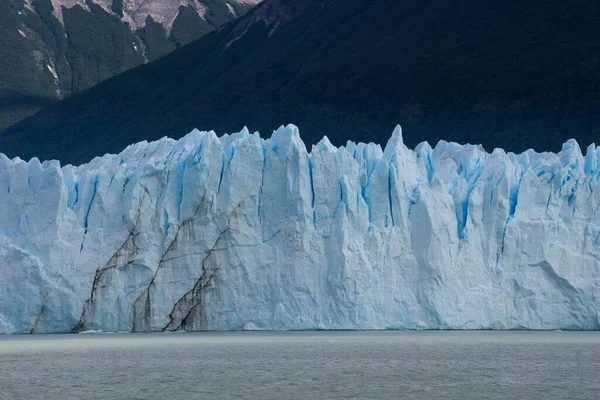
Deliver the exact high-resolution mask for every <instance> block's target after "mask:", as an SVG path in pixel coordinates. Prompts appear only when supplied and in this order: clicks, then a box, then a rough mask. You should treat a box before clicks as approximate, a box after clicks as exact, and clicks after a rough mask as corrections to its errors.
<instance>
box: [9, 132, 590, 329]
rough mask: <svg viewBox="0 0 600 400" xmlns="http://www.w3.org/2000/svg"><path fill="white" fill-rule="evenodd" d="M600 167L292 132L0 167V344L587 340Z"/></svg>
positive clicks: (571, 148) (162, 143) (571, 145)
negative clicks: (549, 332)
mask: <svg viewBox="0 0 600 400" xmlns="http://www.w3.org/2000/svg"><path fill="white" fill-rule="evenodd" d="M0 150H1V149H0ZM599 156H600V150H597V149H596V148H595V146H594V145H590V146H589V147H588V148H587V150H586V152H585V155H583V154H582V152H581V150H580V148H579V146H578V144H577V143H576V142H575V141H573V140H571V141H568V142H567V143H565V144H564V145H563V149H562V151H561V152H559V153H558V154H553V153H536V152H534V151H532V150H530V151H527V152H524V153H522V154H520V155H516V154H513V153H506V152H504V151H503V150H500V149H496V150H494V151H493V152H492V153H491V154H490V153H486V152H485V151H484V149H483V148H481V147H480V146H475V145H458V144H456V143H447V142H444V141H442V142H439V143H438V144H437V145H436V146H435V148H432V147H431V146H430V145H429V144H427V143H421V144H420V145H418V146H417V147H416V148H415V149H414V150H410V149H408V148H407V147H406V146H405V145H404V144H403V141H402V133H401V130H400V127H397V128H396V130H395V131H394V133H393V135H392V137H391V138H390V139H389V141H388V143H387V145H386V146H385V150H382V148H381V147H380V146H379V145H376V144H372V143H370V144H363V143H360V144H355V143H352V142H348V143H347V145H346V146H342V147H339V148H337V147H334V146H333V145H332V144H331V143H330V142H329V141H328V139H327V138H326V137H325V138H323V140H321V142H319V143H318V144H317V145H315V146H313V147H312V149H311V151H310V153H309V152H308V151H307V149H306V147H305V145H304V143H303V142H302V140H301V139H300V136H299V132H298V129H297V128H296V127H295V126H293V125H289V126H287V127H281V128H279V129H278V130H277V131H275V132H274V133H273V135H272V137H271V138H270V139H266V140H264V139H261V138H260V136H259V134H258V133H254V134H250V133H249V132H248V130H247V129H244V130H242V131H241V132H239V133H236V134H232V135H223V136H221V137H217V135H216V134H215V133H214V132H199V131H197V130H194V131H192V132H191V133H190V134H188V135H187V136H185V137H183V138H182V139H180V140H178V141H176V140H172V139H168V138H163V139H161V140H158V141H156V142H151V143H147V142H141V143H137V144H134V145H132V146H129V147H128V148H127V149H125V150H124V151H123V152H122V153H121V154H118V155H105V156H103V157H101V158H95V159H94V160H92V161H91V162H90V163H88V164H85V165H81V166H77V167H75V166H71V165H67V166H64V167H62V168H61V166H60V165H59V163H58V162H57V161H49V162H44V163H40V162H39V161H38V160H37V159H35V158H34V159H32V160H31V161H29V162H25V161H23V160H20V159H18V158H15V159H13V160H10V159H8V158H7V157H5V156H4V155H0V333H30V332H31V333H44V332H80V331H85V330H102V331H133V332H137V331H167V330H181V329H185V330H229V329H244V328H256V329H277V330H279V329H599V328H600V311H599V310H600V301H599V296H600V285H599V282H600V246H599V240H600V213H598V207H599V205H600V181H599V179H600V168H599V167H598V157H599Z"/></svg>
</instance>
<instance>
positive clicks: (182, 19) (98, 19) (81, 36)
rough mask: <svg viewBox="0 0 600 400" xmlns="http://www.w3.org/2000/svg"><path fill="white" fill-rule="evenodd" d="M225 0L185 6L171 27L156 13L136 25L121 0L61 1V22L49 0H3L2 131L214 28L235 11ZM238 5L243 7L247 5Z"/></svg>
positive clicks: (0, 34) (0, 22)
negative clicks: (198, 8) (28, 0)
mask: <svg viewBox="0 0 600 400" xmlns="http://www.w3.org/2000/svg"><path fill="white" fill-rule="evenodd" d="M223 1H224V0H209V1H205V2H204V3H206V4H205V5H206V6H207V7H209V9H208V11H207V13H206V20H204V19H202V18H200V17H199V16H198V14H197V13H196V12H195V11H193V10H191V9H189V8H185V7H184V8H185V10H183V13H182V14H181V15H179V16H178V18H177V19H176V21H175V22H176V29H175V30H174V32H172V33H171V35H168V34H167V32H166V31H165V29H164V27H163V26H162V25H160V24H158V23H157V22H155V21H152V19H151V18H149V19H148V24H147V25H146V26H145V27H143V28H141V29H138V30H137V31H136V32H135V33H132V32H131V30H130V28H129V27H128V26H127V24H125V23H123V22H122V21H121V20H120V18H119V17H118V15H120V16H122V15H123V2H122V0H115V1H114V2H113V4H112V11H113V12H114V13H116V14H117V15H114V14H110V13H108V12H106V11H105V10H103V9H102V8H101V7H100V6H98V5H96V4H94V3H92V2H89V4H88V8H89V10H84V9H83V8H82V7H81V6H79V5H76V6H74V7H72V8H63V20H64V27H63V24H61V22H60V21H59V20H58V19H57V18H56V16H55V15H54V13H53V7H52V3H51V0H33V1H32V7H33V9H34V11H32V10H29V9H27V8H25V6H24V2H23V0H2V1H0V66H1V67H0V131H1V130H3V129H5V128H7V127H8V126H10V125H12V124H14V123H16V122H18V121H19V120H21V119H23V118H25V117H27V116H29V115H31V114H33V113H35V112H36V111H38V110H39V109H40V108H42V107H45V106H47V105H49V104H51V103H52V102H54V101H56V100H57V99H60V98H63V97H67V96H69V95H71V94H73V93H77V92H79V91H81V90H84V89H87V88H89V87H91V86H93V85H95V84H96V83H98V82H100V81H102V80H104V79H107V78H110V77H112V76H114V75H116V74H119V73H121V72H123V71H126V70H128V69H130V68H133V67H136V66H139V65H141V64H144V63H145V61H146V60H148V61H152V60H155V59H157V58H160V57H162V56H164V55H166V54H168V53H170V52H171V51H173V50H174V49H176V48H177V47H178V46H181V45H184V44H186V43H189V42H190V41H192V40H194V39H197V38H198V37H199V36H201V35H203V34H205V33H207V32H210V31H211V30H214V29H215V28H217V27H219V26H220V25H222V24H223V23H225V22H227V21H229V20H231V19H232V18H233V17H234V16H233V14H232V13H231V12H229V11H228V9H227V6H226V5H225V3H224V2H223ZM224 10H225V11H227V12H226V13H224ZM235 10H236V12H238V13H239V14H238V15H241V12H242V11H244V10H246V8H245V7H244V6H242V7H241V8H240V7H235ZM54 73H55V74H56V76H57V77H58V79H56V78H55V76H54ZM0 151H2V150H0Z"/></svg>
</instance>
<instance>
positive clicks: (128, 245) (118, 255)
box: [71, 186, 149, 333]
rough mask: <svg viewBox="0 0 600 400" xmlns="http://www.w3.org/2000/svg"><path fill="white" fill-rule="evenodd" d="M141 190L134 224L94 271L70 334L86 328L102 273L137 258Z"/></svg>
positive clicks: (145, 191)
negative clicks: (88, 289) (105, 260)
mask: <svg viewBox="0 0 600 400" xmlns="http://www.w3.org/2000/svg"><path fill="white" fill-rule="evenodd" d="M143 189H144V192H143V193H142V197H141V199H140V206H139V209H138V214H137V217H136V221H135V224H134V226H133V227H132V228H131V229H129V232H128V235H127V237H126V238H125V240H124V241H123V243H122V244H121V246H119V248H118V249H117V250H116V251H115V252H114V253H113V254H112V256H111V257H110V259H109V260H108V261H107V262H106V264H104V265H103V266H100V267H98V268H96V271H95V272H94V278H93V280H92V286H91V291H90V295H89V297H88V299H87V300H86V301H85V302H84V305H83V310H82V312H81V316H80V317H79V320H78V321H77V323H76V324H75V326H74V327H73V328H72V329H71V332H73V333H77V332H81V331H83V330H85V329H86V327H87V325H86V324H87V322H88V320H89V313H90V312H93V310H92V309H93V307H94V305H95V301H96V297H97V291H98V289H99V287H100V281H101V279H102V277H103V275H104V273H105V272H107V271H110V270H113V269H115V268H117V267H119V266H120V265H122V264H121V263H120V261H121V260H122V258H125V260H126V262H125V264H124V265H132V264H133V263H134V262H135V259H134V257H135V256H137V254H138V253H139V251H140V249H139V247H138V245H137V243H136V238H137V237H138V235H140V233H141V232H140V231H139V225H140V221H141V217H142V209H143V204H144V199H145V198H146V195H147V194H149V191H148V188H146V187H145V186H144V187H143Z"/></svg>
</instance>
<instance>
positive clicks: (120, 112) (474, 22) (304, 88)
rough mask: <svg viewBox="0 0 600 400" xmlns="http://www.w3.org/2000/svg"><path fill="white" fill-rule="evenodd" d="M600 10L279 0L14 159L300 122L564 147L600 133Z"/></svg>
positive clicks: (105, 93)
mask: <svg viewBox="0 0 600 400" xmlns="http://www.w3.org/2000/svg"><path fill="white" fill-rule="evenodd" d="M599 11H600V3H598V2H595V1H582V0H573V1H569V2H564V1H534V0H531V1H516V0H506V1H502V2H489V1H485V2H484V1H479V0H427V1H426V0H404V1H400V0H377V1H367V0H323V1H317V0H314V1H311V0H304V1H301V0H266V1H265V2H264V3H262V4H261V5H259V6H258V7H257V8H255V9H254V10H253V11H251V12H250V13H248V14H247V15H246V16H245V17H243V18H241V19H238V20H236V21H234V22H232V23H229V24H227V25H225V26H224V27H223V28H221V29H220V30H218V31H215V32H213V33H210V34H208V35H206V36H204V37H202V38H201V39H199V40H197V41H195V42H193V43H191V44H189V45H187V46H185V47H183V48H181V49H179V50H177V51H175V52H173V53H171V54H170V55H168V56H166V57H164V58H161V59H159V60H157V61H154V62H152V63H149V64H146V65H144V66H141V67H139V68H136V69H133V70H130V71H128V72H126V73H123V74H121V75H119V76H117V77H114V78H112V79H110V80H108V81H105V82H103V83H101V84H99V85H97V86H95V87H93V88H92V89H90V90H88V91H86V92H84V93H81V94H78V95H75V96H72V97H70V98H68V99H66V100H64V101H61V102H60V103H58V104H55V105H52V106H50V107H48V108H46V109H45V110H43V111H41V112H39V113H38V114H36V115H35V116H33V117H31V118H29V119H27V120H25V121H24V122H22V123H19V124H17V125H15V126H13V127H11V128H9V129H7V130H6V131H5V132H4V133H3V134H1V135H0V151H2V152H5V153H7V154H8V155H10V156H15V155H19V156H21V157H24V158H29V157H31V156H38V157H40V158H42V159H48V158H58V159H60V160H61V161H63V162H70V163H80V162H85V161H87V160H89V159H90V158H92V157H93V156H95V155H101V154H104V153H105V152H118V151H120V150H121V149H123V148H124V147H125V146H126V145H128V144H130V143H133V142H136V141H139V140H142V139H147V140H152V139H157V138H159V137H162V136H165V135H168V136H172V137H179V136H181V135H183V134H185V133H187V132H188V131H190V130H191V129H192V128H194V127H197V128H199V129H214V130H216V131H218V132H221V133H222V132H232V131H237V130H239V129H240V128H241V127H242V126H244V125H248V126H249V128H250V129H252V130H260V131H261V132H262V133H263V134H268V133H269V132H271V131H272V129H274V128H276V127H277V126H278V125H280V124H284V123H288V122H293V123H295V124H297V125H298V126H299V127H300V129H301V134H302V136H303V138H304V139H305V140H306V141H307V142H309V143H311V142H315V141H317V140H319V139H320V138H321V137H322V136H323V135H328V136H329V138H330V139H331V141H332V142H333V143H334V144H342V143H344V142H345V141H346V140H347V139H352V140H360V141H375V142H380V143H385V141H386V140H387V138H388V137H389V135H390V134H391V131H392V129H393V127H394V125H395V124H396V123H400V124H402V126H403V129H404V137H405V141H406V143H407V144H408V145H410V146H414V145H415V144H417V143H418V142H420V141H423V140H428V141H429V142H430V143H432V144H435V143H436V142H437V141H438V140H440V139H445V140H452V141H458V142H463V143H465V142H470V143H481V144H483V145H484V146H485V147H486V148H487V149H488V150H492V149H493V148H494V147H503V148H506V149H508V150H512V151H522V150H525V149H527V148H531V147H533V148H534V149H536V150H554V151H556V150H559V149H560V146H561V144H562V143H563V142H564V141H565V140H566V139H568V138H570V137H574V138H576V139H577V140H578V141H579V142H580V143H581V144H582V145H587V144H588V143H590V142H593V141H594V140H597V139H598V138H600V136H599V135H598V134H599V133H600V24H599V23H598V21H599V20H600V18H599V17H600V13H599Z"/></svg>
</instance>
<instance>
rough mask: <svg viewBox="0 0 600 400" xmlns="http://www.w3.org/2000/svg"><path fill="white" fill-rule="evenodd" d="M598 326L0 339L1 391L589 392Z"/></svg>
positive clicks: (497, 395) (199, 395)
mask: <svg viewBox="0 0 600 400" xmlns="http://www.w3.org/2000/svg"><path fill="white" fill-rule="evenodd" d="M599 373H600V332H282V333H270V332H230V333H173V334H98V335H82V334H80V335H39V336H37V335H32V336H4V337H0V398H1V399H44V400H46V399H229V398H234V397H236V398H246V399H335V398H354V399H396V398H400V397H405V398H416V399H419V398H421V399H437V398H439V399H481V398H487V399H542V398H561V399H567V398H577V399H598V398H599V397H600V378H599Z"/></svg>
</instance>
